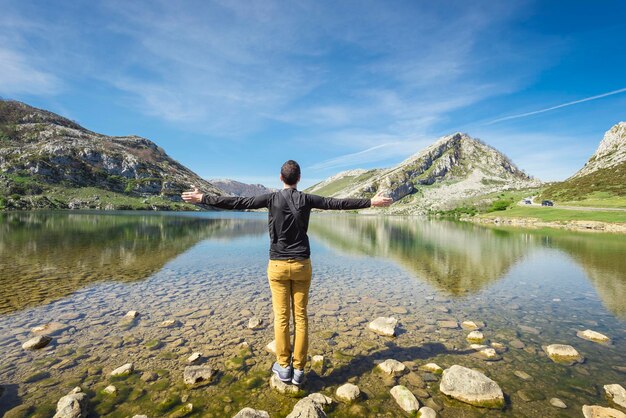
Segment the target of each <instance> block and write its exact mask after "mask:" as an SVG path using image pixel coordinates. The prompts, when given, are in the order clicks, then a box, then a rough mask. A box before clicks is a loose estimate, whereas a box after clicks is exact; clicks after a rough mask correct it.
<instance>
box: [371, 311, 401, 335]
mask: <svg viewBox="0 0 626 418" xmlns="http://www.w3.org/2000/svg"><path fill="white" fill-rule="evenodd" d="M397 325H398V320H397V319H396V318H394V317H388V318H387V317H382V316H381V317H379V318H376V319H375V320H373V321H372V322H370V323H369V325H368V328H369V329H370V330H371V331H374V332H375V333H376V334H379V335H383V336H385V337H393V336H394V335H396V326H397Z"/></svg>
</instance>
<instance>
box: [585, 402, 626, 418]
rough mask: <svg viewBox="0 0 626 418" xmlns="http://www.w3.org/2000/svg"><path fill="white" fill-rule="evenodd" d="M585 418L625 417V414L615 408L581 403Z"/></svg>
mask: <svg viewBox="0 0 626 418" xmlns="http://www.w3.org/2000/svg"><path fill="white" fill-rule="evenodd" d="M583 416H584V417H585V418H626V414H625V413H623V412H621V411H618V410H617V409H615V408H605V407H603V406H598V405H583Z"/></svg>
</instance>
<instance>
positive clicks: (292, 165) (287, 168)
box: [280, 160, 300, 186]
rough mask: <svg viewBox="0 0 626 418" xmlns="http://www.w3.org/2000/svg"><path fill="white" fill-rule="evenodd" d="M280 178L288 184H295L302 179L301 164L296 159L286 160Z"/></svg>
mask: <svg viewBox="0 0 626 418" xmlns="http://www.w3.org/2000/svg"><path fill="white" fill-rule="evenodd" d="M280 180H281V181H282V182H283V183H285V184H286V185H288V186H295V185H296V184H297V183H298V182H299V181H300V165H299V164H298V163H297V162H295V161H294V160H289V161H286V162H285V164H283V166H282V167H281V168H280Z"/></svg>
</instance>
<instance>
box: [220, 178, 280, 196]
mask: <svg viewBox="0 0 626 418" xmlns="http://www.w3.org/2000/svg"><path fill="white" fill-rule="evenodd" d="M276 181H278V179H277V180H276ZM209 183H211V184H212V185H214V186H215V187H217V188H218V189H220V190H223V191H224V192H226V193H227V194H229V195H231V196H246V197H248V196H258V195H261V194H266V193H273V192H276V191H278V189H273V188H270V187H265V186H263V185H262V184H248V183H242V182H240V181H236V180H231V179H211V180H209Z"/></svg>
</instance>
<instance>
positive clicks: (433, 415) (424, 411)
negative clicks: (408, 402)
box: [417, 406, 437, 418]
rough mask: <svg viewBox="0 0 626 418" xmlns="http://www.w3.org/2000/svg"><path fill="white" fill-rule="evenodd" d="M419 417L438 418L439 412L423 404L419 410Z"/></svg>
mask: <svg viewBox="0 0 626 418" xmlns="http://www.w3.org/2000/svg"><path fill="white" fill-rule="evenodd" d="M417 416H418V418H437V412H435V410H434V409H432V408H430V407H428V406H422V407H421V408H420V410H419V411H418V412H417Z"/></svg>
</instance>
